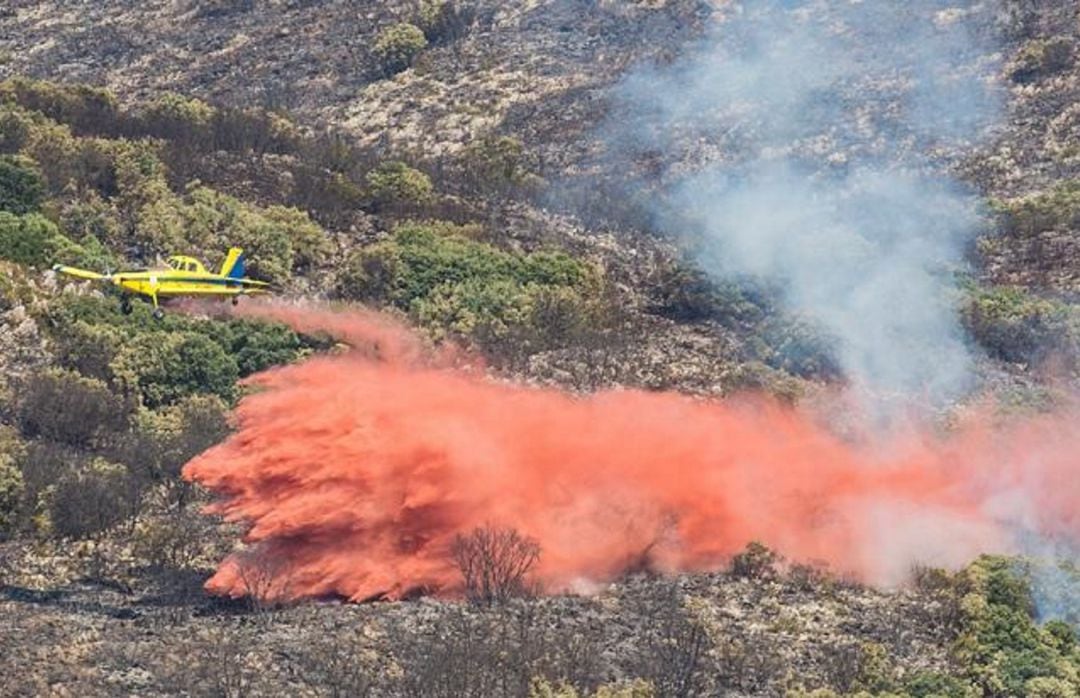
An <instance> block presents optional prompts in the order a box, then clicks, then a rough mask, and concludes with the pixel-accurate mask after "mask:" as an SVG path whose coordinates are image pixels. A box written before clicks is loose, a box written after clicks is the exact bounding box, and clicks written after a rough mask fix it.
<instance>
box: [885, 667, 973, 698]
mask: <svg viewBox="0 0 1080 698" xmlns="http://www.w3.org/2000/svg"><path fill="white" fill-rule="evenodd" d="M904 694H905V695H907V696H911V698H979V695H980V694H979V692H978V691H977V690H976V689H975V687H974V686H972V685H971V684H969V683H965V682H964V681H962V680H961V679H958V678H956V677H955V676H949V675H947V674H935V673H930V672H919V673H917V674H915V675H914V676H911V677H909V678H907V679H905V680H904Z"/></svg>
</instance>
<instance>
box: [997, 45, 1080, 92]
mask: <svg viewBox="0 0 1080 698" xmlns="http://www.w3.org/2000/svg"><path fill="white" fill-rule="evenodd" d="M1072 62H1073V44H1072V41H1071V40H1070V39H1069V38H1068V37H1064V36H1056V37H1053V38H1050V39H1035V40H1033V41H1029V42H1027V43H1026V44H1025V45H1024V48H1022V49H1021V50H1020V53H1019V54H1018V55H1017V57H1016V59H1015V61H1014V62H1013V68H1012V71H1011V72H1010V76H1011V77H1012V79H1013V80H1015V81H1016V82H1019V83H1029V82H1034V81H1036V80H1038V79H1040V78H1043V77H1047V76H1049V75H1053V74H1055V73H1060V72H1062V71H1063V70H1066V69H1067V68H1069V67H1070V66H1071V65H1072Z"/></svg>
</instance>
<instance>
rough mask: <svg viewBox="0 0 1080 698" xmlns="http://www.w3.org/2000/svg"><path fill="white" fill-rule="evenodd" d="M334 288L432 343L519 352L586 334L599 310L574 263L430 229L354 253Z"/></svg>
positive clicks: (582, 268) (595, 280)
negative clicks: (407, 324) (506, 343)
mask: <svg viewBox="0 0 1080 698" xmlns="http://www.w3.org/2000/svg"><path fill="white" fill-rule="evenodd" d="M339 290H340V292H341V293H342V295H344V296H346V297H349V298H355V299H362V300H366V301H373V302H379V303H386V304H391V305H394V306H396V307H398V308H400V309H402V310H405V311H407V312H409V313H410V314H411V315H412V316H413V317H414V318H415V319H416V320H417V321H418V322H419V323H420V324H421V325H423V326H424V327H426V328H427V329H428V330H429V331H431V332H432V333H433V334H434V335H435V336H437V337H446V336H455V335H457V336H464V337H472V338H473V339H475V340H477V341H479V342H480V343H483V344H486V345H489V346H490V345H491V344H492V343H493V342H498V341H502V340H507V339H511V338H513V339H514V340H515V343H516V344H520V346H521V347H524V348H525V349H526V350H528V349H538V348H544V347H548V346H553V345H557V344H559V343H561V342H566V341H569V340H570V339H571V338H573V337H575V336H577V335H578V334H579V333H581V332H584V331H586V330H590V331H591V330H592V329H593V328H594V327H595V326H596V325H598V324H599V322H600V315H601V314H602V312H603V311H604V309H605V307H606V306H605V305H604V303H605V301H604V296H603V292H602V283H601V279H600V276H599V274H598V273H597V272H596V270H595V269H593V268H592V267H590V266H589V265H588V264H586V263H584V262H582V261H580V260H576V259H574V258H572V257H570V256H569V255H566V254H563V253H553V252H535V253H532V254H526V255H522V254H514V253H510V252H505V251H503V250H500V249H498V248H495V247H492V246H491V245H487V244H484V243H480V242H476V241H474V240H469V239H467V238H464V237H460V236H458V235H454V234H442V233H441V232H440V229H439V228H438V226H432V225H407V226H402V227H400V228H398V229H397V230H396V231H395V233H394V235H393V237H392V238H391V239H390V240H387V241H384V242H380V243H377V244H375V245H372V246H369V247H366V248H364V249H362V250H360V251H359V252H358V253H356V254H355V255H353V257H352V258H351V259H350V260H349V263H348V264H347V267H346V269H345V271H344V272H343V273H342V275H341V278H340V279H339Z"/></svg>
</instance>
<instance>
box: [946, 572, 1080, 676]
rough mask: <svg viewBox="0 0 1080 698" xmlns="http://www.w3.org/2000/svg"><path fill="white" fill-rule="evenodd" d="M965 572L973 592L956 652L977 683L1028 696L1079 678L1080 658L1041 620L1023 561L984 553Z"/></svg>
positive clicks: (964, 605) (965, 607)
mask: <svg viewBox="0 0 1080 698" xmlns="http://www.w3.org/2000/svg"><path fill="white" fill-rule="evenodd" d="M963 576H964V583H965V585H966V587H967V588H968V589H969V590H970V591H969V593H968V594H967V595H966V596H965V597H964V599H963V600H962V608H963V611H964V616H963V630H962V632H961V635H960V637H959V638H958V639H957V642H956V656H957V658H958V659H959V661H960V662H961V665H962V667H963V670H964V672H965V673H966V675H967V678H968V679H969V680H970V681H971V682H972V683H974V684H975V685H976V686H977V687H979V688H980V689H981V690H982V691H983V693H984V694H986V695H1009V696H1026V695H1040V693H1039V692H1040V691H1050V690H1056V688H1057V687H1058V686H1060V685H1061V684H1059V680H1063V681H1064V682H1065V684H1066V685H1067V683H1068V682H1069V681H1072V680H1074V678H1075V677H1076V676H1077V675H1078V672H1080V657H1077V656H1076V654H1075V652H1069V651H1068V650H1064V648H1062V646H1061V645H1060V643H1059V641H1058V639H1057V638H1056V636H1055V634H1054V633H1053V632H1043V631H1040V630H1039V628H1038V627H1037V626H1036V625H1035V621H1034V618H1033V616H1032V614H1033V612H1034V604H1033V601H1032V593H1031V587H1030V584H1029V580H1028V578H1027V571H1026V570H1025V568H1024V567H1023V566H1022V565H1020V564H1019V562H1018V561H1016V560H1011V559H1008V558H1003V557H998V556H983V557H981V558H979V560H977V561H976V562H975V563H973V564H972V565H970V566H969V567H968V569H967V570H965V571H964V573H963ZM1063 650H1064V651H1063ZM1042 695H1059V694H1056V693H1052V692H1051V693H1049V694H1046V693H1042Z"/></svg>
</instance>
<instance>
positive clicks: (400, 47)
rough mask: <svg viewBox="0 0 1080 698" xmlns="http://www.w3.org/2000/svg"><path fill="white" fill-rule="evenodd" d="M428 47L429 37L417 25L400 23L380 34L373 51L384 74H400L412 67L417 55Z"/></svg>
mask: <svg viewBox="0 0 1080 698" xmlns="http://www.w3.org/2000/svg"><path fill="white" fill-rule="evenodd" d="M426 47H427V37H425V36H424V32H423V30H421V29H420V27H417V26H416V25H415V24H409V23H408V22H399V23H398V24H392V25H390V26H389V27H386V28H385V29H383V30H382V31H381V32H379V35H378V37H376V39H375V45H374V47H373V50H374V52H375V56H376V58H378V60H379V64H380V66H381V68H382V70H383V72H384V73H385V74H387V75H393V74H394V73H400V72H401V71H403V70H405V69H406V68H408V67H409V66H410V65H412V62H413V59H414V58H416V55H417V54H418V53H420V52H421V51H423V50H424V48H426Z"/></svg>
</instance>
